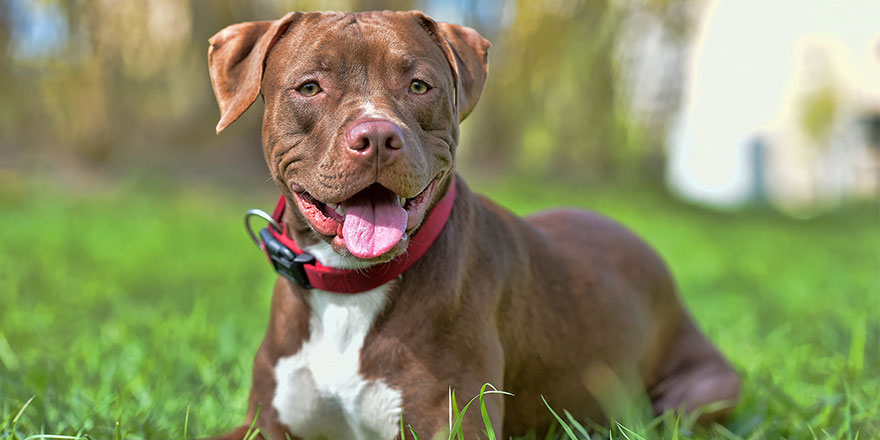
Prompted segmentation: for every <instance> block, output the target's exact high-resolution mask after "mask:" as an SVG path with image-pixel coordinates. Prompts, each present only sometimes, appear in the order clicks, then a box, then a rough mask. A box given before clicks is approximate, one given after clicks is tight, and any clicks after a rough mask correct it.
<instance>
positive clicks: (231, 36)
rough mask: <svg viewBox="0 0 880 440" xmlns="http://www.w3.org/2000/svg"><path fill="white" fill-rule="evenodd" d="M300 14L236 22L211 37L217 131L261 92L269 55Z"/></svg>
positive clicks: (211, 64) (232, 120) (209, 50)
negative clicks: (266, 19)
mask: <svg viewBox="0 0 880 440" xmlns="http://www.w3.org/2000/svg"><path fill="white" fill-rule="evenodd" d="M300 15H301V14H300V13H298V12H291V13H289V14H287V15H285V16H284V17H282V18H280V19H278V20H275V21H252V22H247V23H238V24H234V25H231V26H227V27H226V28H224V29H223V30H221V31H220V32H217V33H216V34H215V35H214V36H213V37H211V39H209V40H208V42H209V43H211V47H209V48H208V68H209V70H210V72H211V85H212V86H213V87H214V96H216V97H217V105H219V106H220V122H218V123H217V133H220V132H221V131H223V129H224V128H226V127H227V126H228V125H229V124H231V123H233V122H235V120H236V119H238V117H239V116H241V115H242V113H244V112H245V110H247V109H248V107H250V106H251V104H253V103H254V101H255V100H256V99H257V96H259V95H260V83H261V82H262V80H263V68H264V67H265V66H264V64H265V61H266V57H267V56H268V55H269V51H270V50H272V46H274V45H275V43H276V42H277V41H278V39H279V38H281V36H282V35H284V32H285V31H286V30H287V29H288V27H290V25H291V24H292V23H293V22H294V21H296V20H297V19H298V17H299V16H300Z"/></svg>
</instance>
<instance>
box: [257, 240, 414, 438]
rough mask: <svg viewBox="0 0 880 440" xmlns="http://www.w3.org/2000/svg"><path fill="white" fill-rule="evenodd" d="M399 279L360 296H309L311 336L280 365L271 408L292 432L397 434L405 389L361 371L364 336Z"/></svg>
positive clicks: (349, 435)
mask: <svg viewBox="0 0 880 440" xmlns="http://www.w3.org/2000/svg"><path fill="white" fill-rule="evenodd" d="M309 251H310V252H311V251H312V249H309ZM318 253H320V252H315V253H314V254H318ZM314 254H313V255H314ZM320 260H321V258H320V257H319V261H320ZM322 263H323V262H322ZM394 283H395V281H391V282H389V283H387V284H385V285H383V286H380V287H377V288H375V289H373V290H370V291H367V292H364V293H359V294H355V295H351V294H339V293H333V292H325V291H322V290H312V291H310V292H309V293H308V294H306V300H307V301H308V303H309V306H310V307H311V312H310V317H309V333H310V335H309V340H308V341H306V342H305V343H304V344H303V346H302V348H301V349H300V350H299V352H297V353H295V354H293V355H292V356H288V357H283V358H281V359H279V360H278V364H277V365H276V366H275V379H276V381H277V384H278V385H277V387H276V389H275V397H274V399H272V406H273V407H274V408H275V409H276V410H277V411H278V418H279V420H280V421H281V423H283V424H284V425H286V426H287V427H288V428H289V429H290V431H291V433H293V434H295V435H296V436H298V437H302V438H306V439H313V438H328V439H353V440H366V439H391V438H394V436H395V435H396V434H397V433H398V430H399V417H400V407H401V400H402V394H401V392H400V391H398V390H395V389H393V388H391V387H389V386H388V385H387V384H386V383H385V382H384V381H383V380H381V379H377V380H367V379H365V378H364V377H362V376H361V375H360V373H359V370H360V353H361V348H362V347H363V344H364V338H365V337H366V336H367V333H368V332H369V331H370V328H371V327H372V325H373V321H374V319H375V318H376V315H377V314H378V313H379V312H381V311H382V308H383V307H384V306H385V299H386V293H387V291H388V290H389V288H390V287H391V286H392V285H393V284H394Z"/></svg>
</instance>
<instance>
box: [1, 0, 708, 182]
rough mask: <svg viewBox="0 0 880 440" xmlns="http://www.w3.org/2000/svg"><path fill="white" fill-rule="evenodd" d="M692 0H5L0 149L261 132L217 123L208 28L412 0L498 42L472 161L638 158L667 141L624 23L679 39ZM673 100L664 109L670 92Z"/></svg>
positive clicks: (593, 166)
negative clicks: (634, 98) (654, 26)
mask: <svg viewBox="0 0 880 440" xmlns="http://www.w3.org/2000/svg"><path fill="white" fill-rule="evenodd" d="M692 3H694V2H693V1H687V0H619V1H612V0H592V1H587V0H577V1H574V0H572V1H561V0H539V1H534V0H532V1H525V0H520V1H516V2H505V1H502V0H493V1H484V2H478V1H475V0H456V1H449V2H447V1H441V0H422V1H413V0H390V1H382V0H349V1H346V0H336V1H328V2H319V1H286V0H262V1H254V2H240V1H235V0H216V1H210V2H207V1H193V0H144V1H138V2H118V1H112V0H70V1H67V0H40V1H27V0H0V61H2V62H0V161H2V160H3V159H4V158H5V159H9V158H13V159H15V158H20V157H23V156H27V157H31V158H33V157H36V158H37V159H36V160H35V162H33V163H32V165H33V164H34V163H35V164H36V166H39V165H41V164H46V163H49V164H52V165H54V166H64V164H65V163H66V161H82V162H85V163H90V164H93V165H94V164H97V165H107V164H109V163H113V162H114V159H115V162H117V163H120V162H124V163H125V165H126V166H130V164H131V163H132V162H137V161H136V160H135V161H132V160H131V158H136V159H144V158H146V159H149V158H151V157H154V156H156V155H159V156H161V157H162V158H160V159H159V160H157V161H154V162H159V163H161V162H162V161H165V162H174V161H175V160H176V157H177V156H184V157H185V156H186V155H188V154H194V153H193V152H194V151H195V152H198V151H200V149H201V147H203V146H208V147H206V148H211V150H210V151H220V152H222V151H224V150H223V148H224V147H226V148H227V149H232V148H241V147H240V146H241V145H258V142H259V141H258V138H257V137H256V136H258V133H259V132H258V130H256V129H255V126H256V125H257V124H258V121H259V115H256V116H252V115H248V117H246V118H244V119H242V121H241V122H239V124H238V125H240V126H242V128H241V129H235V130H230V131H227V132H226V133H224V136H223V137H221V138H216V137H214V134H213V127H214V124H215V123H216V118H217V117H218V111H217V109H216V106H215V101H214V98H213V94H212V92H211V89H210V83H209V80H208V74H207V66H206V56H205V53H206V50H207V40H208V38H209V37H210V36H211V35H213V34H214V33H215V32H217V31H218V30H220V29H222V28H223V27H224V26H227V25H229V24H232V23H236V22H240V21H248V20H264V19H273V18H277V17H280V16H281V15H282V14H283V13H285V12H287V11H289V10H297V9H302V10H313V9H343V10H366V9H385V8H389V9H412V8H418V9H425V10H427V11H428V12H429V13H431V12H432V11H437V13H438V14H437V15H438V17H439V18H444V16H451V17H456V18H460V19H461V21H463V22H464V24H467V25H470V26H473V27H475V28H476V29H478V30H479V31H480V32H481V33H483V34H484V35H485V36H487V37H488V38H489V39H490V40H491V41H492V42H493V43H494V47H493V49H492V51H491V53H490V60H491V74H490V77H489V82H488V84H487V88H486V92H485V94H484V97H483V99H482V101H481V104H480V105H479V106H478V107H477V112H476V113H475V114H474V115H473V116H472V117H471V119H472V121H469V122H468V123H466V124H465V130H466V133H465V134H466V137H465V142H464V143H465V144H467V145H466V148H465V149H463V151H464V152H465V153H464V154H466V155H467V156H468V157H467V159H468V162H472V163H474V164H476V166H480V167H487V166H490V167H491V168H493V169H496V170H499V171H509V170H519V171H527V172H533V173H536V174H538V175H545V174H548V173H549V172H550V170H553V173H554V174H557V173H566V172H569V173H572V172H576V173H581V172H583V171H589V172H592V173H600V172H602V173H606V174H614V173H618V172H629V171H640V170H642V169H643V166H642V165H644V163H645V161H647V160H653V161H656V160H657V159H658V157H661V156H662V139H663V137H664V135H665V133H664V131H665V127H666V124H665V123H660V124H657V123H653V122H652V123H648V124H645V123H642V122H640V121H638V120H637V119H635V118H633V117H632V114H631V112H630V111H629V110H630V109H629V108H628V105H627V102H628V101H629V99H630V97H629V96H628V93H627V90H628V87H627V86H626V84H622V81H621V79H622V78H625V77H626V75H627V67H628V66H627V63H626V62H623V61H621V59H620V58H619V57H616V55H615V54H616V53H617V52H618V49H619V46H620V45H621V44H623V43H625V44H628V45H632V44H637V42H636V43H633V41H632V38H630V37H631V34H632V33H627V32H624V29H625V27H626V26H627V25H628V24H627V23H629V21H628V20H629V19H630V18H632V17H633V16H635V15H639V16H650V17H653V20H654V22H656V23H659V25H660V26H662V27H664V28H665V29H667V31H668V32H667V33H666V34H667V37H668V38H671V39H672V40H677V43H674V44H673V46H675V44H678V45H679V46H680V47H683V46H684V44H683V42H684V37H685V36H686V35H687V32H688V30H689V29H690V27H691V21H690V20H688V19H687V17H688V15H687V14H683V13H682V11H686V10H687V8H686V7H685V6H684V5H690V4H692ZM668 87H670V88H671V89H672V90H677V89H676V86H675V85H674V84H669V85H668ZM667 107H668V108H666V109H665V110H666V111H663V112H660V113H661V116H662V118H663V119H664V120H667V119H669V118H670V117H671V115H672V114H674V111H675V110H676V108H677V100H676V99H673V101H672V102H671V103H670V104H669V105H668V106H667ZM252 113H257V114H258V113H259V110H257V111H256V112H252ZM217 148H219V150H216V149H217ZM249 150H250V149H249ZM162 154H165V155H164V156H162ZM218 156H220V157H223V154H222V153H221V154H219V155H218ZM231 157H235V156H231ZM120 158H126V159H125V160H121V159H120ZM254 159H255V160H259V155H254ZM231 160H232V161H234V160H235V159H231ZM0 163H2V162H0ZM32 167H33V166H32ZM655 168H656V169H659V167H655Z"/></svg>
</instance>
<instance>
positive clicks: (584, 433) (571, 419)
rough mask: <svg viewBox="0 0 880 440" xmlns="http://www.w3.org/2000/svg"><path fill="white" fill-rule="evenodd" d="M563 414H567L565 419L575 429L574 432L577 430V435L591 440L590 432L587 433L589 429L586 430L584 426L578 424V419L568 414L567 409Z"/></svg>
mask: <svg viewBox="0 0 880 440" xmlns="http://www.w3.org/2000/svg"><path fill="white" fill-rule="evenodd" d="M562 412H563V413H565V418H566V419H568V423H569V424H570V425H571V426H572V427H574V430H576V431H577V433H578V434H580V435H581V436H582V437H583V438H584V439H586V440H590V432H589V431H587V428H585V427H584V425H582V424H581V423H580V422H578V421H577V419H575V418H574V416H573V415H571V413H570V412H568V410H567V409H563V410H562Z"/></svg>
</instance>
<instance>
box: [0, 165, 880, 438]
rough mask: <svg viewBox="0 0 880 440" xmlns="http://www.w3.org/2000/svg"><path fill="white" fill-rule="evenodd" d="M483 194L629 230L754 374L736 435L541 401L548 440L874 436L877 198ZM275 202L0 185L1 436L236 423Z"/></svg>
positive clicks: (522, 207) (212, 429)
mask: <svg viewBox="0 0 880 440" xmlns="http://www.w3.org/2000/svg"><path fill="white" fill-rule="evenodd" d="M478 186H479V187H480V188H481V189H483V190H484V191H485V192H488V193H489V194H490V195H491V196H492V197H494V198H495V199H496V200H498V201H499V202H501V203H502V204H504V205H506V206H509V207H511V208H512V209H513V210H515V211H516V212H518V213H527V212H531V211H534V210H537V209H540V208H545V207H550V206H559V205H567V206H572V205H573V206H582V207H589V208H592V209H595V210H598V211H600V212H603V213H606V214H607V215H609V216H611V217H613V218H615V219H618V220H620V221H621V222H623V223H624V224H626V225H627V226H629V227H630V228H632V229H634V230H635V231H636V232H638V233H639V234H640V235H641V236H643V237H645V239H646V240H648V241H649V242H650V243H651V244H652V245H653V246H654V247H655V248H656V249H658V251H659V252H660V253H661V254H662V255H663V257H664V258H665V259H666V260H667V261H668V262H669V265H670V267H671V269H672V271H673V273H674V274H675V275H676V279H677V281H678V283H679V286H680V287H681V291H682V295H683V297H684V298H685V301H686V302H687V303H688V306H689V308H690V310H691V311H692V313H693V315H694V316H695V318H696V319H697V321H699V323H700V325H701V326H702V328H703V329H704V330H705V331H706V333H707V334H708V335H709V337H710V338H711V339H712V340H713V341H715V342H716V343H717V344H718V345H719V347H720V348H721V349H722V350H723V351H724V352H725V353H726V354H727V355H728V357H729V358H730V359H731V361H732V362H733V364H734V365H735V367H736V368H737V369H738V370H739V371H740V372H741V373H742V375H743V379H744V382H745V388H744V394H743V399H742V403H741V404H740V406H739V407H738V409H737V411H736V413H735V415H734V417H733V419H732V420H731V422H730V423H729V424H728V425H727V426H726V427H720V426H716V427H712V428H711V429H710V430H708V431H700V430H698V429H696V428H694V427H693V425H692V423H690V422H689V421H688V420H686V419H684V418H682V419H679V418H677V417H675V416H674V415H672V414H668V415H663V416H661V417H656V418H655V417H653V416H645V415H644V414H645V412H644V411H632V412H631V413H627V415H626V416H624V417H622V418H621V419H618V420H615V421H614V423H613V424H612V425H611V426H610V427H600V426H594V425H592V424H590V423H589V422H587V421H578V420H574V419H573V418H570V417H568V415H567V413H566V412H565V408H557V407H553V402H548V403H549V407H550V408H552V409H553V411H555V412H556V414H557V416H558V417H559V420H561V421H562V422H563V423H565V424H567V426H568V430H566V429H565V428H564V427H563V426H562V425H561V424H560V425H557V426H556V427H555V428H554V431H553V432H552V433H551V437H552V438H570V435H569V431H570V432H571V433H572V434H573V435H575V436H578V437H582V436H584V435H585V433H588V434H589V435H591V436H592V438H628V439H637V438H648V439H651V438H660V437H662V438H667V439H671V438H681V439H687V438H707V437H711V438H731V439H736V438H754V439H759V438H782V437H785V438H808V439H811V438H817V439H825V438H832V439H837V438H841V439H855V438H859V439H868V438H875V437H877V436H878V435H880V421H878V414H880V347H878V339H880V338H878V335H880V305H878V302H880V275H878V271H880V255H878V244H880V228H878V225H880V223H878V217H877V210H876V207H858V206H856V207H850V208H847V209H845V210H843V211H841V212H839V213H837V214H834V215H830V216H826V217H822V218H819V219H815V220H811V221H795V220H790V219H787V218H784V217H780V216H777V215H775V214H772V213H769V212H763V211H750V212H747V213H744V214H739V215H728V214H720V213H713V212H709V211H705V210H701V209H697V208H693V207H688V206H685V205H681V204H679V203H677V202H675V201H673V200H671V199H669V198H668V197H665V196H663V195H662V193H661V192H659V191H656V190H650V189H646V188H645V187H642V186H637V187H629V186H624V187H621V186H607V187H598V188H597V187H584V188H582V189H581V188H577V187H572V186H568V185H555V186H554V185H544V186H540V187H536V186H534V184H527V183H511V182H508V183H504V184H492V185H488V184H487V185H478ZM274 199H275V194H274V192H273V191H272V190H271V189H269V188H266V190H265V191H260V192H259V193H257V194H255V195H248V194H244V193H243V192H235V191H231V192H230V191H228V190H218V189H206V188H199V187H187V189H181V188H178V187H172V186H168V185H161V186H158V187H157V186H156V185H154V184H152V183H149V182H135V183H131V184H128V185H125V186H120V187H115V188H113V189H112V190H106V191H102V192H101V193H100V194H91V195H88V194H83V191H69V190H63V189H59V188H57V187H49V186H39V185H35V184H32V183H26V184H24V185H20V186H18V187H17V188H10V187H0V439H2V440H11V439H25V438H28V437H29V436H43V437H34V438H77V437H78V436H80V437H81V436H83V435H85V434H88V436H89V438H91V439H95V440H97V439H122V438H125V439H145V438H150V439H168V438H175V439H183V438H194V437H198V436H205V435H210V434H218V433H221V432H223V431H224V430H226V429H229V428H232V427H233V426H237V425H239V424H240V423H241V419H242V417H243V415H244V413H245V405H246V400H247V393H248V389H249V382H250V367H251V362H252V359H253V354H254V352H255V350H256V348H257V346H258V345H259V342H260V340H261V338H262V335H263V332H264V330H265V326H266V322H267V318H268V313H269V294H270V292H271V286H272V283H273V281H274V279H273V275H272V273H271V272H270V271H269V269H268V266H267V265H266V263H265V260H264V258H263V257H262V256H261V255H260V254H259V253H258V251H257V250H256V249H255V248H253V245H252V244H251V243H250V242H249V240H248V238H247V237H246V235H245V233H244V231H243V229H242V223H241V214H242V213H243V212H244V210H245V209H247V208H251V207H263V208H265V209H268V208H271V206H273V202H274ZM548 325H549V323H548ZM496 385H499V389H502V390H503V389H504V388H503V385H501V384H496ZM463 397H464V396H463ZM468 397H469V396H468ZM31 398H33V400H32V401H30V403H29V404H27V405H26V402H28V401H29V399H31ZM485 398H493V399H494V398H503V399H515V398H516V397H509V396H486V397H485ZM479 401H480V399H478V400H477V402H479ZM475 405H477V406H475V407H471V408H470V410H471V411H474V410H477V411H478V408H479V407H480V405H479V403H475ZM404 411H405V409H404ZM548 411H549V409H548ZM578 424H580V425H578ZM579 426H580V428H579ZM581 428H583V430H582V429H581ZM49 436H64V437H49ZM526 438H538V437H537V436H534V435H533V436H531V437H526ZM542 438H543V437H542Z"/></svg>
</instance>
